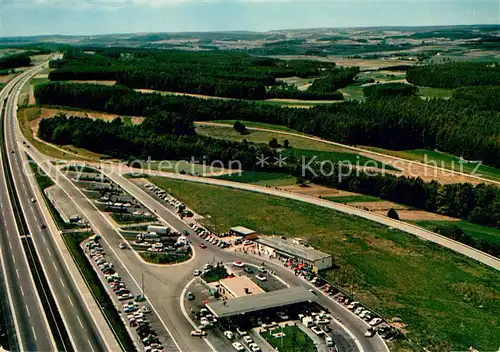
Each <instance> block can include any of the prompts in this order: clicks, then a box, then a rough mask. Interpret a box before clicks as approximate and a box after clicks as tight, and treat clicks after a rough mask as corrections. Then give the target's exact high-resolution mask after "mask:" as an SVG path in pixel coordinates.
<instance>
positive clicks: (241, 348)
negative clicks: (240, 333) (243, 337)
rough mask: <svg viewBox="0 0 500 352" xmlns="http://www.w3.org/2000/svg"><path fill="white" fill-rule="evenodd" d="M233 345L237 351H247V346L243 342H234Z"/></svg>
mask: <svg viewBox="0 0 500 352" xmlns="http://www.w3.org/2000/svg"><path fill="white" fill-rule="evenodd" d="M233 347H234V349H235V350H236V351H245V346H243V345H242V344H241V342H233Z"/></svg>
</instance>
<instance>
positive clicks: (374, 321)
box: [369, 318, 382, 326]
mask: <svg viewBox="0 0 500 352" xmlns="http://www.w3.org/2000/svg"><path fill="white" fill-rule="evenodd" d="M381 322H382V319H380V318H373V319H372V320H371V321H370V323H369V324H370V325H371V326H375V325H378V324H380V323H381Z"/></svg>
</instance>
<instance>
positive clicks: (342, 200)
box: [325, 195, 382, 203]
mask: <svg viewBox="0 0 500 352" xmlns="http://www.w3.org/2000/svg"><path fill="white" fill-rule="evenodd" d="M325 199H328V200H331V201H332V202H336V203H356V202H380V201H381V200H382V199H380V198H377V197H372V196H365V195H359V196H345V197H344V196H340V197H325Z"/></svg>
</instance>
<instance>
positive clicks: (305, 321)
mask: <svg viewBox="0 0 500 352" xmlns="http://www.w3.org/2000/svg"><path fill="white" fill-rule="evenodd" d="M313 323H314V320H313V318H311V317H304V318H302V324H304V326H305V327H306V328H308V327H310V326H312V325H313Z"/></svg>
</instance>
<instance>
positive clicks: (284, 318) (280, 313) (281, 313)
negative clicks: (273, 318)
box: [276, 312, 289, 320]
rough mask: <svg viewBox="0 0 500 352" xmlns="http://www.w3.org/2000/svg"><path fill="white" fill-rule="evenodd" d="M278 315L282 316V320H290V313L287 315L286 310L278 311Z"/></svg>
mask: <svg viewBox="0 0 500 352" xmlns="http://www.w3.org/2000/svg"><path fill="white" fill-rule="evenodd" d="M276 315H277V316H278V317H280V318H281V319H282V320H288V319H289V317H288V315H286V314H285V312H278V313H276Z"/></svg>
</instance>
